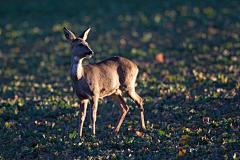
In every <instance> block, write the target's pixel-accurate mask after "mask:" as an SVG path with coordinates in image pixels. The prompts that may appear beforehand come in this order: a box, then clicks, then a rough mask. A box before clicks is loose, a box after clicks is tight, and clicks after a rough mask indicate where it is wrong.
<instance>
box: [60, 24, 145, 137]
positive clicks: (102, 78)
mask: <svg viewBox="0 0 240 160" xmlns="http://www.w3.org/2000/svg"><path fill="white" fill-rule="evenodd" d="M90 29H91V28H90V27H88V28H87V29H86V30H85V31H83V33H82V34H81V35H80V36H79V37H78V38H76V37H75V35H74V34H73V33H72V32H71V31H69V30H68V29H67V28H65V27H64V28H63V31H64V34H65V36H66V38H67V40H68V41H69V42H71V52H72V53H71V54H72V55H71V71H70V73H71V80H72V86H73V89H74V92H75V94H76V96H77V97H78V99H79V101H80V113H79V133H78V135H79V136H80V137H81V136H82V128H83V122H84V120H85V117H86V110H87V103H88V100H90V103H91V123H92V135H95V122H96V117H97V107H98V99H99V98H101V97H105V96H109V95H111V96H112V98H113V99H114V101H115V102H116V103H117V104H118V106H119V108H120V111H121V112H120V117H119V119H118V122H117V124H116V127H115V128H114V130H113V132H112V135H113V136H114V135H116V134H117V132H118V131H119V129H120V126H121V124H122V122H123V120H124V118H125V116H126V114H127V112H128V110H129V107H128V106H127V105H126V103H125V102H124V100H123V97H122V96H121V95H122V94H121V93H125V94H126V95H127V96H129V97H130V98H131V99H132V100H133V101H134V102H135V103H136V104H137V105H138V108H139V110H140V115H141V129H142V130H145V128H146V127H145V122H144V115H143V111H144V109H143V105H142V98H141V97H140V96H139V95H138V94H137V93H136V92H135V87H134V84H135V81H136V78H137V74H138V68H137V66H136V65H135V64H134V63H133V62H131V61H130V60H128V59H126V58H123V57H112V58H109V59H106V60H104V61H101V62H99V63H96V64H93V65H84V66H83V65H82V61H83V59H84V58H86V57H89V58H90V57H92V56H93V55H94V52H93V51H92V50H91V48H90V47H89V46H88V43H87V42H86V39H87V36H88V33H89V31H90Z"/></svg>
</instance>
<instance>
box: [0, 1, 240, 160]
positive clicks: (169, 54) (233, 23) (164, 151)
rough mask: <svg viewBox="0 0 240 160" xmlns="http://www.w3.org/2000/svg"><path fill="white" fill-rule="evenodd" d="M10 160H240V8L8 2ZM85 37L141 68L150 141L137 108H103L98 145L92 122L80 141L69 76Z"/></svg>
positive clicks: (1, 76)
mask: <svg viewBox="0 0 240 160" xmlns="http://www.w3.org/2000/svg"><path fill="white" fill-rule="evenodd" d="M0 14H1V19H0V80H1V83H0V128H1V130H0V137H1V138H0V142H1V143H0V148H1V150H0V157H1V159H56V158H57V159H74V158H75V159H110V158H111V159H239V157H240V142H239V137H240V116H239V115H240V106H239V104H240V98H239V97H240V95H239V94H240V89H239V87H240V76H239V75H240V58H239V57H240V50H239V48H240V40H239V34H240V29H239V28H240V23H239V21H240V17H239V15H240V3H239V2H238V1H224V0H219V1H216V0H208V1H201V2H193V1H180V0H175V1H174V0H169V1H163V2H156V1H143V0H139V1H136V2H135V1H132V2H131V1H125V0H124V1H121V2H113V1H109V2H107V1H84V2H81V3H80V2H79V1H70V2H68V1H61V2H60V1H56V0H53V1H47V0H42V1H28V0H25V1H24V4H23V2H20V1H19V2H18V1H13V0H9V1H5V2H2V4H1V6H0ZM64 26H65V27H68V28H69V29H70V30H72V31H73V32H74V33H75V34H80V33H81V32H82V31H83V30H84V29H86V28H87V27H88V26H91V27H92V30H91V32H90V33H89V36H88V43H89V45H90V47H91V48H92V49H93V51H94V52H95V53H96V54H95V55H94V57H92V58H91V59H86V60H84V64H88V63H90V64H92V63H96V62H99V61H101V60H103V59H106V58H109V57H111V56H114V55H119V56H123V57H126V58H128V59H130V60H132V61H133V62H135V63H136V64H137V65H138V67H139V69H140V73H139V76H138V79H137V84H138V85H137V87H136V91H137V93H139V95H140V96H141V97H142V98H143V99H144V108H145V120H146V125H147V131H146V132H141V131H139V128H140V125H139V120H140V117H139V113H138V109H137V107H136V105H135V104H134V103H133V102H132V101H130V99H128V98H127V97H126V101H127V104H128V105H129V106H130V110H129V113H128V114H127V116H126V118H125V120H124V123H123V125H122V127H121V129H120V131H119V135H118V136H117V137H115V138H113V139H110V135H111V132H112V130H113V127H114V125H115V124H116V121H117V118H118V115H119V109H118V107H117V106H116V104H115V103H114V102H112V101H111V100H110V98H104V99H102V100H100V101H99V109H98V118H97V122H96V125H97V129H96V134H97V137H96V138H95V137H92V136H91V135H90V133H91V125H90V118H89V107H88V111H87V118H86V121H85V123H84V129H83V135H84V137H83V138H82V139H78V138H77V137H76V134H77V128H78V125H77V124H78V122H77V121H78V112H79V107H78V101H77V98H76V97H75V96H74V93H73V90H72V88H71V80H70V76H69V74H70V73H69V69H70V57H71V53H70V44H69V43H68V42H67V41H66V39H65V38H64V35H63V31H62V28H63V27H64Z"/></svg>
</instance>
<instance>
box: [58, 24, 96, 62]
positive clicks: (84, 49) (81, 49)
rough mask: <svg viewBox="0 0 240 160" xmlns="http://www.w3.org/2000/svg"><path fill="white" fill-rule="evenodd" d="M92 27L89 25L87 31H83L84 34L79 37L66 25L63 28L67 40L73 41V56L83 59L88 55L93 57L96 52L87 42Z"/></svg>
mask: <svg viewBox="0 0 240 160" xmlns="http://www.w3.org/2000/svg"><path fill="white" fill-rule="evenodd" d="M90 29H91V28H90V27H88V28H87V29H86V30H85V31H83V32H82V34H80V36H78V38H76V37H75V35H74V34H73V33H72V32H71V31H70V30H68V29H67V28H66V27H64V28H63V31H64V34H65V36H66V38H67V40H68V41H69V42H71V46H72V47H71V50H72V51H71V52H72V56H73V57H78V58H80V59H82V58H86V57H89V58H91V57H92V56H93V55H94V52H93V51H92V49H91V48H90V47H89V46H88V43H87V42H86V39H87V36H88V33H89V31H90Z"/></svg>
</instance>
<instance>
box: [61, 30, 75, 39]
mask: <svg viewBox="0 0 240 160" xmlns="http://www.w3.org/2000/svg"><path fill="white" fill-rule="evenodd" d="M63 31H64V34H65V37H66V38H67V40H68V41H69V42H72V41H73V40H74V39H76V37H75V35H74V34H73V33H72V32H71V31H69V30H68V29H67V28H66V27H64V28H63Z"/></svg>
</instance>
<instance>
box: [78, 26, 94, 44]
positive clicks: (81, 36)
mask: <svg viewBox="0 0 240 160" xmlns="http://www.w3.org/2000/svg"><path fill="white" fill-rule="evenodd" d="M90 30H91V27H88V28H87V29H86V30H85V31H83V32H82V34H80V36H79V38H82V39H83V40H84V41H86V39H87V36H88V33H89V31H90Z"/></svg>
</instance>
